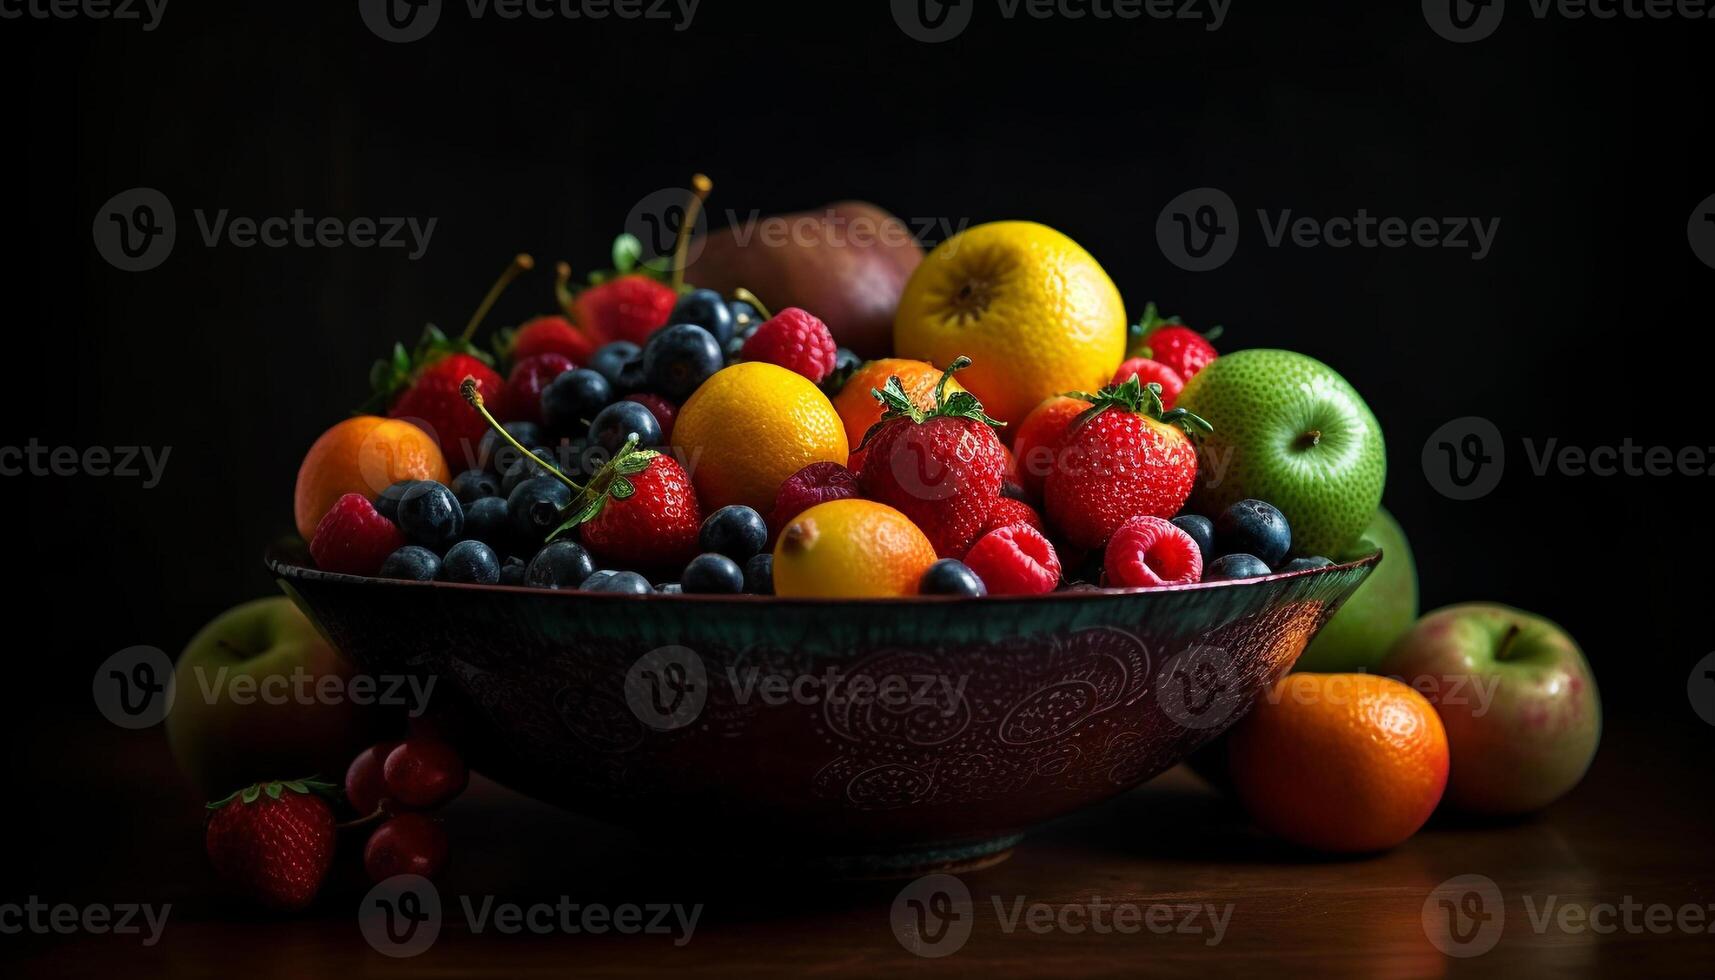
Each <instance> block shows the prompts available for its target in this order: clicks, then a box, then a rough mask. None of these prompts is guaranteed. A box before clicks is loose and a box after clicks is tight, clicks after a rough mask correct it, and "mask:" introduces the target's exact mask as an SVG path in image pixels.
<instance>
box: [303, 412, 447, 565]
mask: <svg viewBox="0 0 1715 980" xmlns="http://www.w3.org/2000/svg"><path fill="white" fill-rule="evenodd" d="M450 478H451V474H449V473H448V472H447V461H446V460H445V459H444V458H443V457H442V456H441V447H440V446H438V445H436V444H435V437H434V436H432V435H429V434H428V433H427V432H424V431H423V430H422V429H419V428H417V427H416V426H415V425H413V424H411V423H410V422H406V421H404V420H403V419H384V418H381V417H380V416H378V415H356V416H353V417H351V418H349V419H346V420H345V421H343V422H341V423H339V424H338V425H335V426H334V427H333V428H331V429H329V430H327V431H326V432H324V433H322V434H321V437H320V438H318V439H317V440H316V441H315V444H314V445H312V446H310V451H309V452H307V453H305V454H304V461H303V463H302V464H301V465H299V467H298V486H297V489H296V490H295V491H294V492H293V494H292V511H293V517H294V519H296V521H297V523H298V533H299V534H300V535H302V536H303V538H304V540H305V541H308V540H309V539H310V538H311V536H313V535H314V534H315V533H316V525H317V524H319V523H321V520H322V515H324V514H326V513H327V512H328V508H330V507H332V506H333V503H334V501H336V500H338V499H339V498H341V497H343V496H345V495H346V494H348V493H361V494H363V495H364V496H365V497H368V498H369V499H370V500H374V499H375V498H376V497H377V496H379V495H380V493H381V491H383V490H385V489H387V488H388V487H389V486H390V485H392V484H394V483H397V482H399V481H400V480H435V481H438V482H440V483H446V482H447V481H448V480H449V479H450Z"/></svg>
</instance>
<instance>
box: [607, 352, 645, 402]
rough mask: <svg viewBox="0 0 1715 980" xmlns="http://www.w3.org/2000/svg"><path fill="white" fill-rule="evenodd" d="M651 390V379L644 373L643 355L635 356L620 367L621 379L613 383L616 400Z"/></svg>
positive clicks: (618, 378)
mask: <svg viewBox="0 0 1715 980" xmlns="http://www.w3.org/2000/svg"><path fill="white" fill-rule="evenodd" d="M647 390H649V378H648V376H647V375H645V374H644V373H643V355H642V354H636V355H633V356H632V357H631V358H630V359H629V360H627V361H626V362H625V363H624V364H621V365H620V366H619V377H617V378H615V379H614V381H613V394H614V397H615V398H624V397H625V396H626V395H630V394H634V393H636V392H639V391H647Z"/></svg>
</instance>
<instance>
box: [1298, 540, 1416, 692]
mask: <svg viewBox="0 0 1715 980" xmlns="http://www.w3.org/2000/svg"><path fill="white" fill-rule="evenodd" d="M1377 548H1380V549H1381V552H1382V561H1381V564H1380V565H1377V566H1376V568H1375V570H1374V571H1372V572H1370V577H1369V578H1367V579H1364V584H1363V585H1360V586H1358V591H1356V592H1354V593H1352V597H1351V598H1350V599H1347V600H1346V604H1345V605H1343V606H1341V607H1340V611H1339V612H1336V613H1335V614H1334V618H1333V619H1330V620H1328V625H1326V626H1324V627H1322V630H1321V632H1319V633H1317V634H1316V638H1315V639H1314V640H1311V641H1310V645H1309V646H1308V647H1306V648H1305V649H1304V655H1303V656H1301V657H1299V658H1298V664H1297V666H1295V667H1294V668H1293V669H1294V670H1308V671H1315V672H1317V673H1322V674H1343V673H1351V672H1354V671H1365V672H1368V673H1372V674H1373V673H1375V672H1376V671H1377V670H1378V669H1379V668H1380V667H1381V663H1382V659H1383V658H1384V657H1386V656H1387V653H1388V650H1389V648H1391V647H1392V646H1393V641H1395V640H1397V639H1399V637H1400V635H1401V634H1403V633H1404V632H1405V631H1406V630H1408V629H1410V628H1411V624H1412V623H1414V622H1416V621H1417V564H1416V562H1415V561H1414V560H1413V559H1412V556H1411V545H1410V544H1409V543H1407V541H1406V540H1405V531H1404V530H1403V529H1401V528H1400V526H1399V522H1398V521H1396V520H1394V519H1393V515H1392V514H1389V513H1388V512H1387V510H1386V509H1385V508H1383V509H1382V510H1378V511H1377V512H1376V516H1375V519H1374V520H1372V521H1371V522H1370V526H1369V527H1368V528H1367V529H1365V531H1364V533H1363V534H1362V535H1361V536H1360V537H1359V539H1358V543H1357V544H1356V545H1354V546H1353V547H1352V548H1351V549H1350V550H1349V551H1348V552H1346V553H1345V554H1339V555H1334V556H1332V557H1333V558H1334V560H1336V561H1350V560H1351V559H1354V558H1359V557H1361V556H1363V555H1367V554H1370V553H1371V552H1373V551H1375V550H1376V549H1377Z"/></svg>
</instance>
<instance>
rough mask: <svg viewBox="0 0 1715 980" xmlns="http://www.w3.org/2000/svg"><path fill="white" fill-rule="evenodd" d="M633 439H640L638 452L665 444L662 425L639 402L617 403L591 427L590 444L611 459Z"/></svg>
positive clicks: (605, 411)
mask: <svg viewBox="0 0 1715 980" xmlns="http://www.w3.org/2000/svg"><path fill="white" fill-rule="evenodd" d="M632 436H636V437H637V447H638V448H639V449H649V448H651V447H653V446H659V445H661V443H662V441H663V440H662V438H661V423H660V421H658V420H657V419H656V418H655V413H654V412H651V411H650V410H649V409H648V407H647V406H645V405H643V404H642V403H640V402H625V401H620V402H614V403H613V404H612V405H609V406H608V407H606V408H604V409H602V410H601V411H600V412H597V413H596V417H595V420H594V421H592V422H591V423H590V441H589V444H590V445H592V446H600V447H601V449H602V451H603V452H605V453H606V454H607V455H609V456H612V455H613V454H614V453H617V452H619V451H620V449H622V448H624V446H625V441H626V440H627V439H629V438H631V437H632Z"/></svg>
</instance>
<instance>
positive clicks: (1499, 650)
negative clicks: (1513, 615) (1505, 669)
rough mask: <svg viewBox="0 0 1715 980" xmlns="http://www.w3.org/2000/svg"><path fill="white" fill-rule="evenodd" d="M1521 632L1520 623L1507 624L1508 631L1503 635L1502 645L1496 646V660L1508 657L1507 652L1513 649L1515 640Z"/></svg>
mask: <svg viewBox="0 0 1715 980" xmlns="http://www.w3.org/2000/svg"><path fill="white" fill-rule="evenodd" d="M1519 632H1520V630H1519V625H1518V624H1517V623H1508V624H1507V631H1506V633H1505V634H1504V635H1502V636H1501V645H1500V646H1498V647H1496V648H1495V659H1496V660H1505V659H1507V653H1508V652H1509V651H1511V650H1512V645H1513V641H1514V640H1516V639H1518V635H1519Z"/></svg>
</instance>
